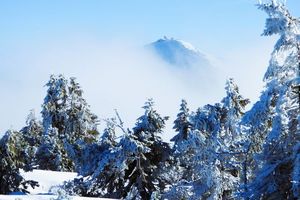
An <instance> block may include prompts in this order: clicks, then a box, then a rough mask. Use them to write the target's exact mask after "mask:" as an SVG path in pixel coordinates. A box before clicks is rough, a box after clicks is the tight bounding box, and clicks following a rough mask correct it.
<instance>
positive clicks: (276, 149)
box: [246, 0, 300, 199]
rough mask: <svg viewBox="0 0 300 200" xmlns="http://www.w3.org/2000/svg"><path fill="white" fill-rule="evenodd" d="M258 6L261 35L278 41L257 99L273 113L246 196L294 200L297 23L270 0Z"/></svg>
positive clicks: (296, 193)
mask: <svg viewBox="0 0 300 200" xmlns="http://www.w3.org/2000/svg"><path fill="white" fill-rule="evenodd" d="M258 6H259V9H261V10H263V11H265V12H266V13H267V14H268V16H269V18H268V19H267V21H266V28H265V30H264V35H273V34H278V35H279V36H280V38H279V40H278V42H277V43H276V45H275V49H274V51H273V52H272V56H271V60H270V63H269V67H268V70H267V72H266V74H265V82H266V87H265V91H264V93H263V94H262V97H261V101H263V102H270V103H268V104H264V106H266V107H267V108H264V110H271V111H272V112H273V113H272V114H271V115H268V116H265V117H263V118H267V117H268V118H269V119H268V122H269V123H268V124H267V126H268V127H266V128H265V130H266V131H265V132H264V134H263V137H262V140H264V142H263V143H262V144H261V147H262V150H261V151H260V152H258V153H259V154H258V156H256V157H257V159H256V161H257V163H260V164H259V166H258V169H257V170H256V172H255V178H254V180H253V181H252V182H251V184H250V186H249V189H248V191H246V194H247V196H248V197H250V198H251V199H260V198H262V199H297V198H298V197H299V193H300V187H299V180H300V179H299V177H300V176H299V144H300V135H299V133H300V132H299V113H300V110H299V66H300V64H299V63H300V60H299V54H300V51H299V44H300V39H299V28H300V22H299V19H296V18H294V17H292V16H291V15H290V13H289V12H288V10H287V8H286V6H285V4H284V3H282V2H279V1H275V0H273V1H271V2H269V3H261V4H259V5H258ZM266 94H269V95H266ZM262 98H266V99H262ZM256 109H257V107H255V106H254V107H253V109H252V110H251V114H252V113H257V111H256ZM260 119H261V118H258V119H256V120H260ZM260 123H262V122H260ZM251 128H252V127H251ZM251 128H250V130H251ZM252 129H253V128H252ZM253 134H258V135H259V134H260V133H253ZM253 137H261V136H256V135H254V136H252V138H253ZM250 138H251V137H250Z"/></svg>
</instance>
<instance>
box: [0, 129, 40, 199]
mask: <svg viewBox="0 0 300 200" xmlns="http://www.w3.org/2000/svg"><path fill="white" fill-rule="evenodd" d="M29 152H30V150H28V144H27V143H26V141H25V140H24V138H23V137H22V134H21V133H20V132H17V131H12V130H9V131H7V132H6V133H5V135H4V136H3V137H2V138H1V140H0V183H1V184H0V194H8V193H10V192H17V191H21V192H25V193H26V192H27V188H28V186H31V187H33V188H34V187H36V186H38V183H37V182H35V181H32V180H25V179H24V178H23V177H22V175H21V174H20V171H19V169H25V170H31V169H32V166H31V163H29V162H28V160H29V159H28V158H30V155H29V154H30V153H29Z"/></svg>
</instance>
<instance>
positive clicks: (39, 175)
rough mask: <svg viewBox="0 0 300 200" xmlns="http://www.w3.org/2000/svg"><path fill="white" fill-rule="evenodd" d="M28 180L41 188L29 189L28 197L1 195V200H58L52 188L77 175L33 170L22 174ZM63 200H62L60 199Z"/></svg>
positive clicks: (84, 199) (82, 199) (73, 199)
mask: <svg viewBox="0 0 300 200" xmlns="http://www.w3.org/2000/svg"><path fill="white" fill-rule="evenodd" d="M21 174H22V175H23V177H24V178H25V179H26V180H34V181H38V182H39V184H40V187H36V188H35V189H32V188H30V187H29V188H28V191H29V192H30V194H28V195H22V194H21V195H16V194H14V195H0V200H56V199H57V197H58V195H56V194H52V193H51V192H50V189H51V187H53V186H58V185H60V184H62V183H63V182H64V181H68V180H72V179H74V178H75V177H76V176H77V174H76V173H72V172H55V171H46V170H33V171H32V172H23V171H22V172H21ZM101 199H104V198H90V197H73V196H72V197H70V200H101ZM59 200H62V199H59Z"/></svg>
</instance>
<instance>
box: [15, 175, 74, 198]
mask: <svg viewBox="0 0 300 200" xmlns="http://www.w3.org/2000/svg"><path fill="white" fill-rule="evenodd" d="M21 174H22V175H23V177H24V178H25V179H26V180H34V181H37V182H39V185H40V186H39V187H36V188H35V189H32V188H29V189H28V191H29V192H30V194H49V190H50V189H51V187H52V186H57V185H60V184H62V183H63V182H64V181H69V180H72V179H74V178H75V177H76V176H77V173H73V172H55V171H44V170H33V171H32V172H22V173H21Z"/></svg>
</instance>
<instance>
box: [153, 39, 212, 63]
mask: <svg viewBox="0 0 300 200" xmlns="http://www.w3.org/2000/svg"><path fill="white" fill-rule="evenodd" d="M150 47H151V48H152V49H153V50H154V52H155V53H156V54H157V55H158V56H159V57H160V58H162V59H163V60H164V61H166V62H168V63H169V64H171V65H175V66H179V67H190V66H193V65H199V64H204V63H206V64H207V63H208V61H207V59H206V58H205V56H204V55H203V54H202V53H201V52H200V51H199V50H197V49H196V48H195V47H194V46H193V45H192V44H190V43H188V42H185V41H183V40H177V39H174V38H168V37H167V36H164V37H163V38H162V39H159V40H157V41H155V42H153V43H151V44H150Z"/></svg>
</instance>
